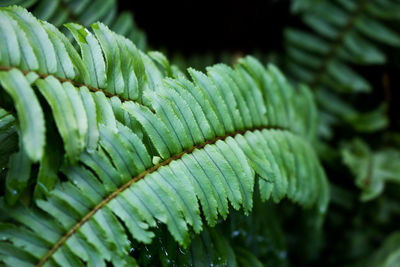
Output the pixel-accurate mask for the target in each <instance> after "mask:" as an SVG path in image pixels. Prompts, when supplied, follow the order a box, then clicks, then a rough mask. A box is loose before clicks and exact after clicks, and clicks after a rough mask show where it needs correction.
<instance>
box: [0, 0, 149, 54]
mask: <svg viewBox="0 0 400 267" xmlns="http://www.w3.org/2000/svg"><path fill="white" fill-rule="evenodd" d="M11 5H19V6H22V7H24V8H26V9H28V10H29V11H31V12H32V13H33V14H34V15H35V16H36V17H37V18H38V19H41V20H45V21H48V22H50V23H51V24H53V25H54V26H56V27H58V28H60V30H61V31H63V33H64V34H67V36H68V37H70V36H71V35H70V34H69V32H68V31H67V30H66V29H65V28H64V27H61V26H62V25H63V24H64V23H67V22H76V23H79V24H82V25H83V26H85V27H88V26H90V25H91V24H92V23H94V22H97V21H100V22H102V23H104V24H105V25H108V26H109V27H110V29H111V30H112V31H114V32H116V33H118V34H121V35H124V36H125V37H127V38H129V39H131V40H132V41H133V43H134V44H136V46H137V47H138V48H140V49H142V50H144V49H146V46H147V40H146V35H145V34H144V32H142V31H141V30H140V29H138V27H137V26H136V24H135V21H134V20H133V16H132V14H131V13H129V12H121V14H118V10H117V9H118V6H117V1H116V0H96V1H87V0H85V1H81V0H73V1H70V0H68V1H67V0H4V1H1V3H0V7H1V6H3V7H6V6H11Z"/></svg>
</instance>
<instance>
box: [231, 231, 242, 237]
mask: <svg viewBox="0 0 400 267" xmlns="http://www.w3.org/2000/svg"><path fill="white" fill-rule="evenodd" d="M238 235H240V232H239V231H233V232H232V237H235V236H238Z"/></svg>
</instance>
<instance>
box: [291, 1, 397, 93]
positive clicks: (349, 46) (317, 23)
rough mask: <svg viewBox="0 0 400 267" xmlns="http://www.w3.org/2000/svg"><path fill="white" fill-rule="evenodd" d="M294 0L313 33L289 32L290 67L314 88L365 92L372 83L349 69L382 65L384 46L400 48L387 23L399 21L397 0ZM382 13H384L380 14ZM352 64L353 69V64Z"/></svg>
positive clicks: (295, 5)
mask: <svg viewBox="0 0 400 267" xmlns="http://www.w3.org/2000/svg"><path fill="white" fill-rule="evenodd" d="M299 2H300V1H294V3H293V5H294V7H296V9H297V10H300V14H301V15H302V19H303V22H304V23H305V24H306V25H307V26H309V27H310V28H311V29H312V30H313V31H314V33H310V32H307V31H301V30H297V29H287V31H286V33H285V38H286V48H287V49H286V51H287V56H288V64H287V68H288V70H289V71H290V73H291V74H292V75H293V76H294V77H295V78H296V79H298V80H300V81H302V82H306V83H308V84H310V86H312V87H321V88H330V89H332V90H336V91H340V92H366V91H370V90H371V86H370V84H369V83H368V82H367V81H366V80H365V79H364V78H363V77H362V76H360V75H359V74H358V73H357V72H356V71H354V70H353V69H352V67H351V66H350V65H371V64H374V65H375V64H383V63H385V62H386V60H387V56H386V54H385V53H384V52H383V50H382V48H381V46H382V44H383V45H388V46H394V47H399V46H400V35H399V34H398V33H397V32H395V31H394V30H393V29H391V27H390V26H389V23H387V21H385V19H389V20H392V21H397V20H398V19H399V17H398V16H397V15H393V16H390V15H388V14H394V10H399V9H400V5H399V3H398V2H397V1H384V2H382V1H379V0H363V1H355V0H349V1H348V0H340V1H314V3H313V2H312V1H307V2H306V1H303V2H304V3H301V4H299ZM382 14H385V15H384V16H382ZM349 64H350V65H349Z"/></svg>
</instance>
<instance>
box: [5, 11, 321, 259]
mask: <svg viewBox="0 0 400 267" xmlns="http://www.w3.org/2000/svg"><path fill="white" fill-rule="evenodd" d="M0 20H1V22H2V23H1V24H0V34H2V35H6V36H8V38H7V39H5V40H4V41H2V42H0V51H1V53H0V68H1V71H0V84H1V86H2V94H4V95H7V98H4V101H2V103H1V105H2V107H4V108H5V109H7V108H8V110H9V112H11V113H12V114H13V116H15V117H14V118H16V122H15V123H14V124H13V125H14V127H15V128H16V132H18V134H19V136H20V139H19V140H20V141H19V143H20V146H19V150H18V152H16V153H15V154H13V155H12V156H10V160H9V163H8V166H7V168H8V169H7V170H6V175H7V177H6V187H5V188H6V196H5V198H1V199H0V210H1V213H2V214H4V215H2V222H1V223H0V226H1V227H0V234H1V236H2V238H1V241H0V261H2V262H3V263H5V264H7V265H9V266H25V265H26V266H31V265H38V266H41V265H46V266H53V265H54V266H55V265H62V266H81V265H83V264H84V263H86V264H88V265H90V266H105V264H106V262H111V263H113V264H114V265H116V266H125V265H134V264H135V260H134V259H133V258H132V257H130V256H129V250H130V249H131V248H132V246H133V245H132V244H131V241H130V239H131V238H133V239H135V240H137V241H139V242H142V243H150V242H151V240H152V238H153V237H154V233H153V228H154V227H157V225H158V224H160V223H164V224H166V226H167V228H168V230H169V231H170V232H171V234H172V236H173V237H174V238H175V240H176V241H177V242H178V243H179V244H180V245H182V246H187V245H188V243H189V241H190V236H191V233H192V232H194V233H199V232H200V231H201V230H202V229H203V224H204V221H205V222H206V223H207V224H208V225H210V226H214V225H215V224H216V223H217V219H218V218H219V217H220V216H221V217H222V218H226V217H227V215H228V213H229V205H231V206H232V207H233V208H234V209H240V208H243V210H244V211H245V212H246V213H247V212H250V210H251V209H252V202H253V191H254V184H255V181H257V184H258V186H259V188H258V189H259V191H260V197H261V199H262V200H268V199H272V200H274V201H275V202H279V201H280V200H281V199H283V198H289V199H290V200H292V201H294V202H296V203H298V204H300V205H302V206H305V207H316V209H317V210H318V212H319V213H321V214H323V213H324V212H325V211H326V207H327V204H328V197H329V192H328V185H327V181H326V177H325V174H324V172H323V170H322V168H321V166H320V164H319V161H318V159H317V157H316V155H315V153H314V151H313V148H312V145H311V143H312V142H313V140H314V138H315V129H316V108H315V104H314V102H313V97H312V95H311V93H310V91H309V90H308V88H307V87H304V86H303V87H299V88H294V87H292V86H291V85H290V84H289V83H288V82H287V80H286V79H285V78H284V76H283V75H282V74H281V72H280V71H279V70H278V69H277V68H276V67H274V66H272V65H271V66H269V67H268V68H267V69H266V68H264V67H263V66H262V65H261V64H260V63H259V62H258V61H256V60H255V59H254V58H252V57H246V58H244V59H242V60H240V62H239V64H237V65H236V66H234V67H233V68H231V67H228V66H226V65H222V64H220V65H215V66H213V67H209V68H207V74H204V73H202V72H198V71H196V70H194V69H189V73H190V76H191V79H188V78H186V77H184V76H183V75H182V74H181V72H179V70H177V69H176V68H173V67H171V66H169V63H168V61H167V60H166V59H165V57H164V56H163V55H162V54H160V53H157V52H153V53H149V55H146V54H144V53H143V52H141V51H139V50H137V49H136V48H135V46H134V45H133V44H132V43H131V42H130V41H128V40H127V39H125V38H123V37H121V36H119V35H117V34H115V33H113V32H111V31H110V30H109V29H108V28H107V27H106V26H104V25H103V24H101V23H96V24H94V25H92V30H93V32H94V33H92V32H91V31H89V30H88V29H85V28H83V27H82V26H80V25H78V24H67V25H66V26H67V28H68V29H69V30H70V31H71V33H72V35H73V36H74V38H75V40H76V42H77V43H78V45H79V46H80V53H79V52H78V51H76V50H75V48H74V47H73V45H72V44H71V43H70V42H69V40H68V39H67V38H66V37H65V36H64V35H63V34H62V33H61V32H59V31H58V30H57V29H56V28H55V27H53V26H52V25H50V24H48V23H46V22H42V21H39V20H37V19H36V18H34V17H33V16H32V15H31V14H29V13H28V12H27V11H26V10H24V9H22V8H19V7H9V8H2V9H0ZM168 76H170V77H168ZM3 90H4V91H3ZM3 102H4V103H3ZM4 114H5V113H4ZM3 117H4V116H2V117H1V118H3ZM10 118H11V117H10ZM59 143H62V144H59ZM37 163H39V170H38V172H37V177H36V176H35V173H33V172H31V165H32V164H37ZM36 178H37V183H36V189H35V190H36V192H37V195H36V196H35V198H34V200H35V201H34V202H33V203H29V202H28V203H27V202H26V201H22V200H18V198H19V196H20V195H21V194H23V191H24V189H25V188H26V187H27V186H28V184H30V183H32V182H33V183H34V182H35V180H36ZM255 179H257V180H255ZM62 180H63V181H62ZM54 186H55V188H54V189H53V190H52V188H53V187H54ZM36 192H35V193H36Z"/></svg>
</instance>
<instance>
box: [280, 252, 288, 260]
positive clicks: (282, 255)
mask: <svg viewBox="0 0 400 267" xmlns="http://www.w3.org/2000/svg"><path fill="white" fill-rule="evenodd" d="M278 256H279V258H281V259H286V256H287V253H286V251H285V250H283V251H281V252H279V254H278Z"/></svg>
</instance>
